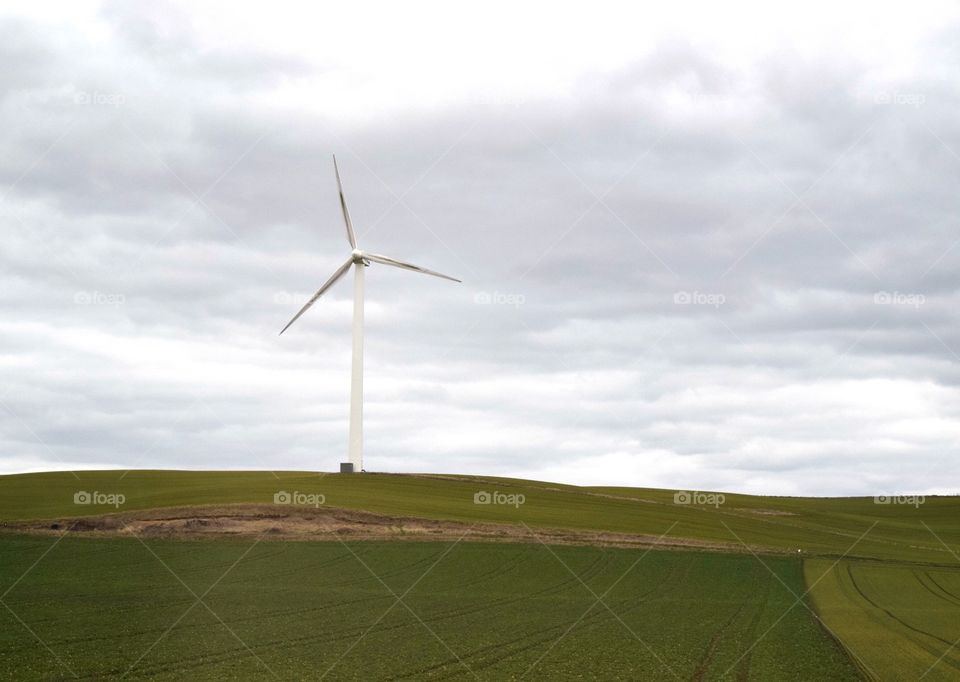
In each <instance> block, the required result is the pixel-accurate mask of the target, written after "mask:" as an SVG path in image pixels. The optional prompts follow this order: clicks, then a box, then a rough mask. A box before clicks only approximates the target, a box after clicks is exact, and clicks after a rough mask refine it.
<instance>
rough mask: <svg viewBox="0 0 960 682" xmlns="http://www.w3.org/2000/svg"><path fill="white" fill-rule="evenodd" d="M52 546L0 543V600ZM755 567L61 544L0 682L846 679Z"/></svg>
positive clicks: (383, 550) (202, 544)
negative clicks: (132, 681)
mask: <svg viewBox="0 0 960 682" xmlns="http://www.w3.org/2000/svg"><path fill="white" fill-rule="evenodd" d="M50 545H51V542H50V539H49V538H36V537H24V536H5V537H2V536H0V583H2V584H3V585H5V586H9V585H11V584H13V583H14V582H15V581H16V580H17V578H18V577H19V576H20V575H21V574H23V572H24V571H26V570H27V569H28V568H29V567H30V566H31V565H32V564H33V563H34V562H36V561H37V559H38V558H39V557H40V556H41V555H42V554H43V553H44V552H45V551H47V550H48V549H49V547H50ZM251 548H252V549H251ZM151 550H152V552H151ZM153 553H156V556H154V555H153ZM238 560H239V561H238ZM767 566H768V567H769V569H770V570H769V571H768V569H767V567H765V566H764V565H762V564H761V563H759V562H758V561H756V560H755V559H754V558H752V557H750V556H745V555H726V554H718V553H698V552H664V551H660V552H656V551H653V552H649V553H647V554H644V552H642V551H639V550H618V549H600V548H592V547H559V548H549V549H548V548H547V547H545V546H543V545H512V544H510V545H508V544H489V543H486V544H480V543H474V544H470V543H464V542H461V543H458V544H456V545H451V544H447V543H376V542H363V543H355V544H353V545H347V544H341V543H337V542H302V543H297V542H294V543H286V542H269V541H264V542H260V543H256V544H255V540H247V541H240V540H219V541H156V540H155V541H149V549H148V548H147V547H146V546H144V545H141V544H140V543H139V542H138V541H136V540H130V539H90V538H83V539H81V538H71V537H67V538H64V539H63V540H62V541H61V542H59V543H58V544H57V546H56V547H55V548H54V549H53V550H51V551H50V552H49V554H48V555H47V556H46V557H44V559H43V560H42V561H40V562H39V563H37V564H36V566H35V567H34V568H33V570H31V571H30V572H29V573H27V575H26V577H24V578H23V579H22V580H20V582H18V583H16V584H15V587H14V588H13V589H12V590H10V592H9V594H8V595H7V596H6V598H5V603H6V604H7V605H8V606H9V607H10V609H12V611H13V613H15V614H16V617H17V618H20V619H22V620H23V622H24V624H26V625H27V626H28V627H29V630H28V629H27V627H19V626H17V624H16V623H15V622H14V620H13V618H14V616H13V615H11V613H10V612H8V613H7V614H6V615H7V617H6V618H4V619H3V620H5V621H6V622H5V623H4V627H3V628H2V629H0V670H2V671H3V673H4V674H5V675H6V677H7V679H17V680H22V679H64V678H69V677H71V672H70V671H73V673H75V674H76V675H77V676H78V677H80V678H82V679H91V678H94V679H101V678H103V677H113V676H120V675H123V674H125V673H128V672H129V674H128V675H127V677H128V678H141V677H143V678H151V679H195V680H206V679H210V680H220V679H265V680H266V679H277V678H279V679H319V678H320V677H321V676H323V675H324V674H325V673H327V672H328V671H329V675H328V677H327V679H331V680H343V679H350V680H353V679H355V680H372V679H424V680H428V679H429V680H438V679H478V678H479V679H482V680H505V679H519V678H521V677H524V676H525V679H536V680H552V679H624V680H628V679H682V680H688V679H719V678H720V677H722V676H723V675H724V673H728V677H729V678H730V679H755V680H771V679H772V680H780V679H782V680H811V679H818V680H823V679H830V680H844V679H851V680H852V679H857V674H856V670H855V669H854V667H853V666H852V665H851V664H850V663H849V662H848V661H847V659H846V657H845V656H844V654H843V652H842V651H841V650H840V648H839V647H838V646H837V645H836V644H835V643H834V642H833V641H832V640H831V639H830V638H829V637H828V636H827V635H826V634H825V632H824V631H823V630H822V629H821V628H820V627H819V626H818V625H817V623H816V622H815V621H814V620H813V619H812V618H811V617H810V615H809V612H808V611H807V610H806V609H805V608H800V607H797V608H794V609H792V610H790V611H787V609H788V608H789V607H790V606H791V604H792V603H793V602H794V601H795V597H794V596H793V593H794V592H795V593H797V594H800V593H802V591H803V576H802V571H801V566H800V562H799V561H798V560H796V559H780V558H772V559H771V560H769V561H768V562H767ZM774 573H776V576H774ZM181 580H182V581H183V582H182V583H181V582H180V581H181ZM581 580H582V581H583V582H582V583H581V582H580V581H581ZM381 581H382V582H381ZM780 581H783V584H781V582H780ZM788 588H789V589H788ZM4 589H7V588H6V587H5V588H4ZM208 590H209V591H208ZM194 595H196V596H203V603H202V604H196V597H195V596H194ZM397 596H400V597H402V601H401V602H397V599H396V597H397ZM597 597H602V599H603V600H602V602H599V603H598V602H597ZM195 604H196V605H195ZM191 606H193V608H192V609H191ZM207 606H208V607H209V610H208V609H207V608H206V607H207ZM391 607H392V608H391ZM608 607H609V608H608ZM784 612H787V615H786V616H785V617H783V618H782V619H781V617H782V616H783V614H784ZM184 614H186V615H184ZM778 619H781V620H779V622H777V621H778ZM221 620H222V622H221ZM774 623H777V625H776V627H775V628H773V629H772V630H769V632H768V633H767V634H766V636H764V637H763V638H762V639H760V641H759V644H757V645H756V646H754V647H753V648H752V649H749V648H748V647H750V646H751V645H752V644H753V643H754V642H755V641H756V640H757V638H758V637H760V636H761V635H762V634H763V633H764V632H766V631H767V630H768V629H769V628H771V626H772V625H773V624H774ZM30 630H32V631H33V632H34V633H36V635H37V637H34V636H33V635H32V634H31V632H30ZM38 638H39V639H42V641H43V642H44V643H45V644H46V646H49V650H47V649H46V648H45V646H44V645H43V644H41V643H40V642H39V640H38ZM58 658H59V661H58V660H57V659H58Z"/></svg>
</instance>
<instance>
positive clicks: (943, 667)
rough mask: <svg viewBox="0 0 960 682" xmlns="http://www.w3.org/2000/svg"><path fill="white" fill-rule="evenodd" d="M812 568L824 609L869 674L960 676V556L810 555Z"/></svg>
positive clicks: (902, 677) (933, 678)
mask: <svg viewBox="0 0 960 682" xmlns="http://www.w3.org/2000/svg"><path fill="white" fill-rule="evenodd" d="M805 571H806V574H807V581H808V582H809V583H811V584H815V585H814V588H813V590H812V592H811V594H812V595H813V597H814V599H815V602H816V604H817V609H818V611H819V613H820V615H821V616H822V617H823V619H824V621H825V622H826V624H827V626H828V627H829V628H830V629H831V630H832V631H833V632H834V633H836V635H837V636H838V637H840V639H841V640H842V641H843V643H844V646H845V647H846V648H847V649H848V650H849V651H850V652H851V654H852V656H853V657H854V659H855V660H856V661H857V662H858V663H859V664H860V665H861V666H862V667H863V668H864V672H865V673H866V674H867V675H868V676H870V677H874V678H876V679H884V680H919V679H923V680H930V681H931V682H937V681H940V680H943V681H946V680H957V679H960V649H958V648H957V645H958V642H960V562H958V565H957V566H956V567H942V566H925V565H919V564H913V565H907V564H902V565H899V564H893V563H890V564H887V563H879V562H863V561H847V560H844V561H841V562H839V563H836V562H833V561H825V560H810V561H807V562H806V567H805Z"/></svg>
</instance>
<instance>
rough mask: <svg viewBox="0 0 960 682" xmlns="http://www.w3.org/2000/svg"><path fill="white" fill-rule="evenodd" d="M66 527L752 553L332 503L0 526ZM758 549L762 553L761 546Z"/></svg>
mask: <svg viewBox="0 0 960 682" xmlns="http://www.w3.org/2000/svg"><path fill="white" fill-rule="evenodd" d="M67 530H69V531H70V532H71V534H74V535H83V536H123V535H129V534H130V533H135V534H137V535H139V536H141V537H152V538H159V537H164V538H171V539H202V538H211V539H212V538H224V537H245V536H262V537H263V538H264V539H278V540H338V539H340V540H415V541H423V540H437V541H454V540H457V539H459V538H461V537H462V538H463V539H464V540H468V541H486V542H514V543H537V542H540V541H543V542H544V543H546V544H550V545H590V546H599V547H634V548H648V547H661V548H664V549H698V550H709V551H717V552H737V553H740V552H746V551H747V549H745V548H744V547H743V546H742V545H739V544H734V543H723V542H711V541H707V540H697V539H692V538H677V537H669V536H668V537H664V538H660V537H658V536H654V535H634V534H630V533H612V532H606V531H591V530H574V529H558V528H536V529H535V532H536V535H534V534H532V533H531V532H530V531H529V530H527V529H526V528H525V527H524V526H523V525H522V524H509V523H469V522H463V521H441V520H435V519H425V518H419V517H410V516H390V515H385V514H375V513H373V512H366V511H357V510H350V509H341V508H338V507H329V506H320V507H317V508H313V507H298V506H286V505H283V506H280V505H269V504H264V505H257V504H235V505H222V506H194V507H170V508H164V509H150V510H142V511H130V512H119V513H114V514H104V515H100V516H84V517H63V518H54V519H47V520H43V521H6V522H0V531H6V532H14V533H30V534H42V535H56V534H60V533H63V532H64V531H67ZM753 549H754V550H755V551H764V549H763V548H759V547H756V548H753ZM767 551H769V550H767Z"/></svg>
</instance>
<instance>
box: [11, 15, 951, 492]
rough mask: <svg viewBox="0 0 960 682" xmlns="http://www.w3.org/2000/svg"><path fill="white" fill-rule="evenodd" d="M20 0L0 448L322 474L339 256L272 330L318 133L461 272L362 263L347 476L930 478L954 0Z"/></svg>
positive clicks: (344, 398) (340, 434) (942, 317)
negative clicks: (641, 1) (785, 3)
mask: <svg viewBox="0 0 960 682" xmlns="http://www.w3.org/2000/svg"><path fill="white" fill-rule="evenodd" d="M13 4H14V7H16V6H17V4H18V3H13ZM9 5H10V3H7V6H8V7H9ZM38 5H41V3H36V2H26V3H22V5H21V6H20V7H19V8H15V9H13V10H9V9H8V10H7V11H6V13H5V14H4V15H3V16H2V19H0V97H2V99H0V124H2V125H0V127H2V135H0V145H2V148H0V225H2V239H0V472H3V473H10V472H22V471H37V470H47V469H71V470H73V469H76V470H79V469H89V468H119V469H127V468H161V467H174V468H205V469H273V470H280V469H309V470H317V469H319V470H333V469H335V468H336V467H337V464H338V462H340V461H341V460H343V459H345V451H346V442H347V417H348V394H349V382H350V374H349V372H350V319H351V310H352V282H351V280H350V279H345V280H344V281H342V282H340V283H339V284H338V285H337V286H336V287H335V288H334V289H333V290H332V291H331V292H330V294H329V295H328V296H327V297H324V298H323V299H321V301H320V302H319V303H318V304H317V305H316V306H315V307H314V308H312V309H311V310H310V311H309V313H308V314H306V315H305V316H304V317H303V318H301V320H300V321H298V322H297V324H296V325H294V326H293V327H291V329H290V330H289V331H288V332H287V333H285V334H284V335H283V336H282V337H281V336H278V332H279V330H280V329H281V328H282V327H283V325H284V324H286V322H287V321H288V320H289V318H290V317H292V315H293V314H294V313H295V312H296V311H297V309H298V308H299V307H300V305H302V303H303V301H304V300H305V299H306V298H307V297H308V296H309V295H310V294H312V292H313V291H315V290H316V289H317V288H318V287H319V286H320V284H322V283H323V281H324V280H325V279H326V278H327V276H328V275H329V274H330V273H331V272H332V271H333V270H334V269H335V268H336V267H337V266H338V265H339V264H340V263H341V262H343V260H344V259H345V258H346V257H347V255H348V252H349V246H348V245H347V242H346V239H345V236H344V230H343V225H342V219H341V217H340V214H339V206H338V200H337V196H336V185H335V182H334V176H333V168H332V164H331V158H330V157H331V154H333V153H336V154H337V157H338V159H339V161H340V169H341V174H342V176H343V182H344V188H345V191H346V195H347V200H348V202H349V205H350V209H351V213H352V216H353V221H354V224H355V226H356V229H357V231H358V237H359V241H360V246H361V247H362V248H366V249H369V250H371V251H375V252H379V253H385V254H387V255H390V256H394V257H397V258H401V259H405V260H410V261H412V262H414V263H417V264H420V265H423V266H425V267H428V268H433V269H436V270H440V271H441V272H447V273H450V274H453V275H456V276H459V277H461V278H462V279H463V284H459V285H458V284H453V283H451V282H447V281H444V280H439V279H435V278H429V277H423V276H420V275H416V274H414V273H410V272H404V271H400V270H395V269H392V268H388V267H384V266H379V267H378V266H376V265H374V266H373V267H371V268H370V269H369V270H368V271H367V278H366V283H367V328H366V329H367V334H366V403H365V405H366V407H365V415H366V423H365V435H366V457H365V463H366V466H367V469H368V470H377V471H405V472H412V471H421V472H424V471H429V472H456V473H477V474H496V475H503V476H519V477H527V478H538V479H546V480H555V481H563V482H568V483H583V484H611V485H632V486H652V487H665V488H683V489H698V490H699V489H722V490H733V491H742V492H752V493H769V494H811V495H834V494H867V495H873V494H877V493H888V494H889V493H907V492H922V493H932V492H953V493H956V492H958V488H960V469H958V467H957V466H956V453H957V449H958V445H960V422H958V416H960V371H958V363H960V355H958V354H960V327H958V320H960V316H958V303H960V295H958V287H960V218H958V207H960V191H958V187H960V185H958V181H960V117H958V116H957V110H958V105H960V68H958V66H960V63H958V62H960V17H958V12H957V10H956V9H951V8H950V7H951V5H950V4H949V3H942V4H940V3H924V4H920V3H910V4H904V5H903V6H902V8H899V9H891V8H887V7H884V6H883V5H882V4H881V5H878V4H876V3H873V2H867V3H861V4H860V6H857V4H856V3H854V4H851V5H849V6H842V5H840V4H838V3H833V2H831V3H822V4H818V3H795V5H794V9H793V10H792V11H790V12H784V10H783V8H782V7H774V5H772V4H771V3H758V4H757V5H756V6H752V5H750V4H746V5H740V6H736V5H730V4H729V3H720V4H715V3H711V4H709V5H708V7H706V8H703V7H696V6H690V5H687V4H686V3H677V2H673V3H668V5H669V7H668V8H667V9H664V8H663V7H661V8H660V9H658V10H657V12H661V13H659V14H657V13H651V12H650V11H649V10H645V11H642V12H641V11H639V10H635V9H625V8H623V7H617V6H606V5H603V4H597V3H589V4H581V6H580V9H579V10H566V9H562V8H561V7H559V6H558V5H556V3H543V4H542V5H541V6H539V7H534V6H528V7H527V8H523V7H521V6H519V5H517V4H516V3H512V2H510V3H506V2H505V3H496V2H494V3H490V2H486V3H482V4H476V5H474V8H473V10H472V11H465V10H464V9H463V8H456V6H455V5H454V4H450V3H436V4H422V3H412V4H411V3H390V4H386V3H385V4H384V5H383V6H381V5H379V4H376V3H374V4H370V3H365V2H348V3H340V4H339V5H338V6H336V7H329V6H324V7H322V8H321V7H319V6H318V7H317V8H316V9H313V10H311V9H309V8H307V7H304V6H303V3H289V4H288V3H284V2H276V1H274V2H270V3H265V4H264V3H256V5H255V6H254V7H248V8H244V7H243V6H242V5H238V4H237V3H235V2H229V3H222V4H220V3H216V4H205V5H203V8H202V9H198V8H197V5H198V3H193V2H190V3H187V2H183V3H179V2H169V3H168V2H153V1H151V2H132V3H131V2H116V3H84V2H69V3H62V4H61V3H45V4H43V5H42V6H38ZM715 5H716V6H715ZM720 5H722V8H721V6H720ZM774 10H775V11H774Z"/></svg>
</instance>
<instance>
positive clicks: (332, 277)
mask: <svg viewBox="0 0 960 682" xmlns="http://www.w3.org/2000/svg"><path fill="white" fill-rule="evenodd" d="M351 265H353V258H351V259H350V260H348V261H347V262H346V263H344V264H343V265H341V266H340V267H339V268H337V271H336V272H335V273H333V274H332V275H330V279H328V280H327V281H326V282H324V284H323V286H322V287H320V289H319V290H318V291H317V293H315V294H314V295H313V298H311V299H310V300H309V301H307V303H306V305H304V306H303V307H302V308H300V312H298V313H297V314H296V315H294V316H293V319H292V320H290V321H289V322H287V326H286V327H284V328H283V329H281V330H280V333H281V334H283V332H285V331H287V329H289V328H290V325H291V324H293V323H294V322H296V321H297V320H298V319H299V318H300V316H301V315H303V314H304V313H305V312H307V308H309V307H310V306H312V305H313V304H314V303H315V302H316V300H317V299H318V298H320V297H321V296H323V293H324V292H325V291H326V290H327V289H329V288H330V287H332V286H333V285H334V283H336V281H337V280H338V279H340V278H341V277H343V274H344V273H345V272H346V271H347V270H349V269H350V266H351Z"/></svg>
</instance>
